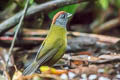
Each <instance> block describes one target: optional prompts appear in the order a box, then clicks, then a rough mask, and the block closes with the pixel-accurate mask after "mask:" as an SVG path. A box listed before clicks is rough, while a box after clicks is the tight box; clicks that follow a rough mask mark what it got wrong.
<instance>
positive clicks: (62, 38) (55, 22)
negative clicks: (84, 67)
mask: <svg viewBox="0 0 120 80" xmlns="http://www.w3.org/2000/svg"><path fill="white" fill-rule="evenodd" d="M71 15H72V14H71V13H68V12H65V11H59V12H57V13H56V14H55V16H54V17H53V19H52V23H51V26H50V30H49V32H48V35H47V37H46V38H45V40H44V41H43V42H42V44H41V46H40V48H39V50H38V52H37V55H36V57H35V59H34V60H33V62H32V63H31V64H30V65H29V66H28V67H27V68H26V69H25V70H24V71H23V73H22V74H23V75H24V76H25V75H31V74H33V73H35V71H36V70H37V69H38V68H39V67H40V66H42V65H46V66H52V65H54V64H55V63H56V62H57V61H58V60H59V59H60V58H61V57H62V56H63V55H64V52H65V50H66V47H67V29H66V25H67V22H68V19H69V17H70V16H71Z"/></svg>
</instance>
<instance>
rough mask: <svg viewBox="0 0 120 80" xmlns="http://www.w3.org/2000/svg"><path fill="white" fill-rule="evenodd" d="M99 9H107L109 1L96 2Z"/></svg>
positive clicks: (100, 0)
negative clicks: (99, 6) (98, 4)
mask: <svg viewBox="0 0 120 80" xmlns="http://www.w3.org/2000/svg"><path fill="white" fill-rule="evenodd" d="M98 1H99V3H100V5H101V7H102V8H103V9H104V10H106V9H107V8H108V7H109V0H98Z"/></svg>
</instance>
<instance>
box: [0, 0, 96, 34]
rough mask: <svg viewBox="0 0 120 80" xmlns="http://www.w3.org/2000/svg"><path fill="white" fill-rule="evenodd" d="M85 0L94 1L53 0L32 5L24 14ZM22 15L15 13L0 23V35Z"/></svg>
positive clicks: (80, 0)
mask: <svg viewBox="0 0 120 80" xmlns="http://www.w3.org/2000/svg"><path fill="white" fill-rule="evenodd" d="M85 1H96V0H55V1H54V0H53V1H49V2H46V3H43V4H40V5H35V6H32V7H30V8H29V9H28V11H27V14H26V16H29V15H32V14H35V13H37V12H43V11H48V10H51V9H57V8H59V7H63V6H66V5H71V4H76V3H80V2H85ZM22 15H23V11H21V12H19V13H17V14H16V15H14V16H12V17H10V18H9V19H7V20H5V21H4V22H2V23H1V24H0V35H2V34H3V33H5V32H6V31H8V30H9V29H11V28H13V27H14V26H15V25H16V24H17V23H18V22H19V19H20V17H21V16H22Z"/></svg>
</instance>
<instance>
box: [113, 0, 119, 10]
mask: <svg viewBox="0 0 120 80" xmlns="http://www.w3.org/2000/svg"><path fill="white" fill-rule="evenodd" d="M114 3H115V6H117V7H118V8H120V0H114Z"/></svg>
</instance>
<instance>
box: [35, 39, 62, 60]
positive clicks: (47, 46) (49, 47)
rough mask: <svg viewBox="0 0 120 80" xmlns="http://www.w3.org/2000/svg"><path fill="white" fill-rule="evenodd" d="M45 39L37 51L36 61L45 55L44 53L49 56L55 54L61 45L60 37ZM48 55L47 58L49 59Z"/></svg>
mask: <svg viewBox="0 0 120 80" xmlns="http://www.w3.org/2000/svg"><path fill="white" fill-rule="evenodd" d="M46 41H47V40H45V41H44V42H43V43H42V45H41V47H40V49H39V51H38V53H37V56H36V61H38V60H40V58H42V57H44V56H46V55H50V56H49V57H51V56H52V55H51V54H54V55H55V54H56V53H57V51H58V50H59V49H60V47H62V40H61V39H56V40H54V41H53V42H50V41H49V42H50V43H49V42H46ZM49 57H48V58H47V59H49Z"/></svg>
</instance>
